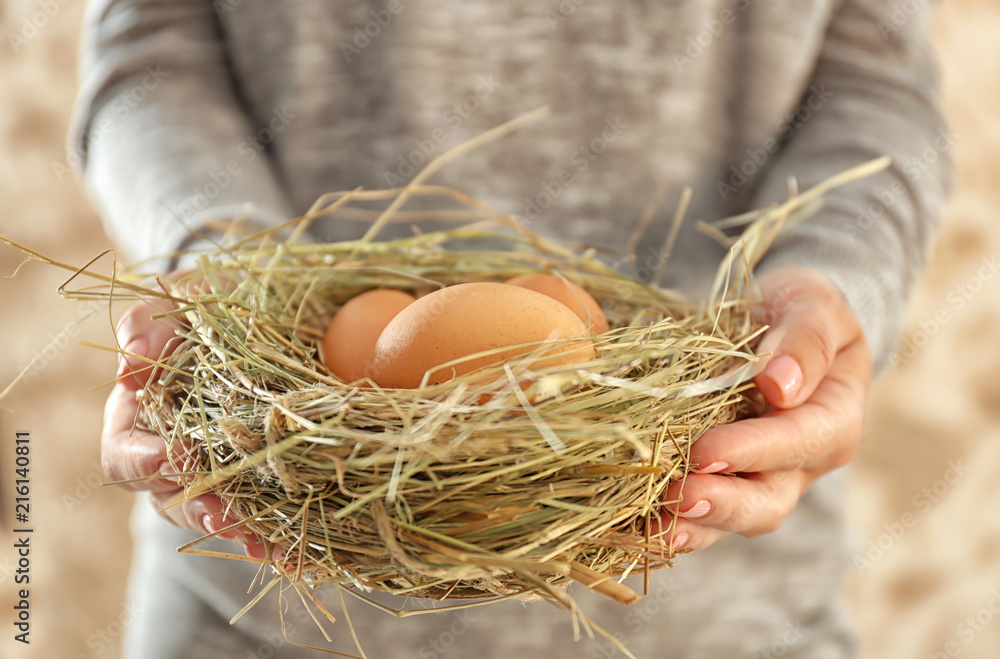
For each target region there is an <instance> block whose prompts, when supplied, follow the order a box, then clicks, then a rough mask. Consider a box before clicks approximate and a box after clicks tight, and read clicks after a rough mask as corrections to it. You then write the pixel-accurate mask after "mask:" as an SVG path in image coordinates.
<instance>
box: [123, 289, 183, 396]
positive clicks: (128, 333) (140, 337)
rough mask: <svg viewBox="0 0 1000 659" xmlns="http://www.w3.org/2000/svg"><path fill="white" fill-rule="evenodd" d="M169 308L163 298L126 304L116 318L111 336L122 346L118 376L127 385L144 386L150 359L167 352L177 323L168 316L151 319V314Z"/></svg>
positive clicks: (147, 378)
mask: <svg viewBox="0 0 1000 659" xmlns="http://www.w3.org/2000/svg"><path fill="white" fill-rule="evenodd" d="M173 309H174V306H173V305H172V304H171V303H170V302H167V301H165V300H154V301H150V302H139V303H137V304H134V305H132V306H131V307H129V308H128V309H127V310H126V311H125V313H124V314H123V315H122V317H121V319H120V320H119V321H118V326H117V328H116V329H115V338H116V340H117V341H118V345H119V348H120V349H121V350H122V352H121V353H120V354H119V361H118V378H119V381H120V382H121V383H122V384H124V385H125V386H126V387H127V388H128V389H131V390H133V391H137V390H139V389H142V388H143V387H144V386H146V382H148V381H149V379H150V377H151V376H152V374H153V370H154V369H153V368H152V366H151V364H150V360H153V361H157V360H159V359H161V358H162V357H163V356H166V355H167V354H169V352H170V350H169V348H170V347H171V343H173V342H175V339H176V338H177V334H176V330H177V328H179V327H180V326H181V324H180V322H179V321H177V320H176V319H174V318H172V317H165V318H159V319H156V320H154V319H153V316H156V315H158V314H162V313H165V312H168V311H171V310H173Z"/></svg>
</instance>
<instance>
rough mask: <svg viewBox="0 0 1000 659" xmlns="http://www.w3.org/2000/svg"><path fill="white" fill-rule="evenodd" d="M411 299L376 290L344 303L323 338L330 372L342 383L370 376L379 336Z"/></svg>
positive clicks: (395, 292)
mask: <svg viewBox="0 0 1000 659" xmlns="http://www.w3.org/2000/svg"><path fill="white" fill-rule="evenodd" d="M415 299H416V298H414V297H413V296H412V295H410V294H408V293H404V292H403V291H395V290H391V289H387V288H379V289H376V290H373V291H368V292H366V293H362V294H361V295H358V296H357V297H354V298H352V299H350V300H348V301H347V303H346V304H345V305H344V306H342V307H341V308H340V309H339V310H338V311H337V313H336V314H335V315H334V316H333V320H331V321H330V326H329V327H327V329H326V335H325V336H324V337H323V355H324V357H325V358H326V366H327V368H329V369H330V372H331V373H333V375H334V376H335V377H336V378H337V379H338V380H341V381H342V382H354V381H356V380H360V379H362V378H364V377H368V376H370V375H371V373H370V369H371V363H372V356H373V355H374V354H375V342H376V341H378V337H379V334H381V333H382V330H383V329H385V326H386V325H388V324H389V321H390V320H392V319H393V318H395V317H396V314H398V313H399V312H400V311H402V310H403V309H404V308H406V306H407V305H409V304H411V303H412V302H413V301H414V300H415Z"/></svg>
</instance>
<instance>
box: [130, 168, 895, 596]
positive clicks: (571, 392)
mask: <svg viewBox="0 0 1000 659" xmlns="http://www.w3.org/2000/svg"><path fill="white" fill-rule="evenodd" d="M884 166H885V163H884V162H875V163H870V164H869V165H868V166H867V169H866V168H859V169H858V170H852V172H849V173H848V174H847V175H845V176H846V177H841V178H839V179H836V180H832V181H830V182H827V183H826V184H824V185H822V186H819V187H817V188H815V189H813V190H811V191H809V192H807V193H805V194H803V195H797V194H795V190H794V187H792V189H791V191H792V195H791V198H790V200H789V201H788V202H787V203H785V204H784V205H781V206H776V207H773V208H770V209H766V210H762V211H757V212H755V213H751V214H747V215H745V216H741V217H739V218H734V219H732V220H730V221H727V222H723V223H721V224H720V225H718V226H721V227H722V228H728V227H732V226H736V225H740V224H748V225H749V226H748V228H746V230H745V231H744V232H743V234H742V236H741V237H740V239H739V240H733V241H731V243H732V249H731V250H730V255H729V258H728V259H726V262H725V263H723V264H722V265H721V266H720V270H719V273H718V277H717V281H716V287H715V292H714V293H713V295H712V297H711V299H710V300H708V301H706V302H704V303H701V304H691V303H689V302H686V301H684V300H683V299H681V298H680V297H679V296H678V295H676V294H674V293H671V292H669V291H666V290H662V289H660V288H657V287H655V286H650V285H647V284H643V283H641V282H639V281H636V280H635V279H634V278H632V277H630V276H628V275H627V274H623V273H621V272H618V271H617V270H615V269H613V268H611V267H609V266H607V265H605V264H604V263H603V262H601V261H600V260H599V259H597V258H596V257H595V255H594V254H593V253H591V252H584V253H576V252H574V251H572V250H569V249H567V248H565V247H563V246H561V245H559V244H556V243H553V242H551V241H548V240H545V239H544V238H542V237H540V236H537V235H534V234H532V233H531V232H530V231H528V230H526V229H525V228H524V227H518V226H516V224H514V223H513V221H512V220H510V219H509V218H506V219H503V218H501V220H500V223H501V224H505V225H506V228H507V230H505V231H501V230H498V229H497V228H496V225H495V222H494V224H492V225H489V226H487V225H485V224H484V223H478V224H471V225H467V226H464V227H462V228H459V229H453V230H449V231H442V232H436V233H428V234H420V235H416V236H414V237H411V238H407V239H404V240H397V241H390V242H377V241H374V240H371V237H372V236H373V235H374V233H376V232H377V229H378V227H381V226H383V225H384V224H385V222H387V221H389V220H390V219H397V220H398V219H403V220H406V219H407V217H406V214H405V212H402V211H399V210H398V208H399V206H400V205H401V202H400V203H397V202H399V195H400V194H401V193H400V191H387V192H354V193H343V194H339V195H331V196H328V197H327V198H324V199H323V200H321V201H320V202H318V203H317V205H316V207H314V209H313V211H311V213H310V215H309V216H307V217H306V218H304V219H302V220H299V222H300V224H299V227H298V229H297V231H296V233H297V232H298V231H301V230H302V229H303V228H304V225H305V223H307V222H308V221H309V220H310V219H311V218H313V217H316V216H319V215H322V214H326V213H333V212H343V211H344V210H345V209H347V208H348V207H349V206H350V202H352V201H355V200H364V199H376V198H383V199H384V198H390V199H393V200H394V201H393V203H392V204H391V205H390V209H389V211H387V212H386V213H383V214H382V216H381V217H379V220H378V221H377V222H376V226H375V227H373V230H372V232H370V234H369V236H367V237H366V239H364V240H360V241H355V242H344V243H334V244H309V243H300V242H297V241H296V240H295V239H294V236H293V237H292V238H291V239H288V240H285V241H283V242H275V241H273V240H270V241H269V240H267V238H268V237H269V236H264V238H265V239H264V240H263V241H259V240H255V241H248V242H245V243H243V244H240V245H238V247H237V248H236V249H230V250H225V251H220V252H218V253H216V254H214V255H211V256H210V257H204V256H203V257H202V259H201V267H200V268H199V269H198V270H197V271H196V272H192V273H191V274H189V275H188V276H187V277H185V278H183V279H181V280H180V281H177V282H175V283H174V284H173V285H172V286H169V287H168V290H169V294H164V293H159V294H158V295H160V296H161V297H162V296H166V297H168V298H169V299H171V300H173V301H174V302H175V303H176V304H177V307H178V308H177V310H176V311H175V312H173V314H171V315H173V316H174V317H175V318H176V319H177V320H179V321H180V324H181V329H180V330H178V336H179V344H178V345H176V347H175V348H174V350H173V352H172V354H171V355H169V356H165V357H163V358H162V359H161V360H160V361H159V362H158V364H159V365H160V366H161V367H162V368H161V375H160V377H158V378H157V379H156V380H155V381H153V382H151V383H150V385H149V386H148V387H147V388H146V389H145V390H144V391H143V392H142V393H141V400H140V402H141V409H142V412H141V418H140V419H139V422H140V425H142V426H144V427H146V428H148V429H149V430H151V431H153V432H155V433H158V434H159V435H161V436H162V437H164V438H165V440H166V441H167V443H168V444H169V446H170V451H171V454H172V455H174V456H175V458H174V467H175V469H176V470H177V471H178V472H180V473H182V474H183V475H184V482H185V484H186V495H187V496H192V497H193V496H196V495H199V494H202V493H204V492H209V491H211V492H214V493H215V494H217V495H218V496H220V497H221V498H222V500H223V501H224V502H226V504H227V505H228V506H229V507H230V510H231V513H232V514H233V515H234V516H235V517H237V518H239V519H240V520H242V521H241V522H240V525H241V526H245V527H246V528H247V529H249V530H252V531H253V532H254V533H256V534H257V535H259V536H260V537H262V538H265V539H266V540H267V541H268V543H270V545H271V546H272V547H278V548H280V549H281V552H280V555H281V557H280V559H279V560H272V561H270V563H269V564H270V565H272V567H273V568H274V571H275V572H276V573H277V574H278V575H279V576H281V577H287V578H288V579H290V580H291V581H292V582H293V583H294V584H297V585H303V584H330V583H332V584H339V585H342V586H346V587H347V588H348V590H350V591H352V592H353V593H361V592H364V591H371V590H374V591H384V592H389V593H395V594H405V595H408V596H411V597H425V598H435V599H444V598H483V597H486V598H495V597H519V598H527V599H530V598H538V597H541V598H546V599H550V600H554V601H557V602H560V603H562V604H566V605H571V604H572V601H571V600H570V599H569V598H568V596H567V595H566V593H565V588H564V587H565V586H566V585H568V584H569V583H570V582H571V581H578V582H581V583H583V584H585V585H586V586H588V587H590V588H592V589H594V590H596V591H598V592H602V593H604V594H605V595H608V596H610V597H613V598H614V599H616V600H618V601H620V602H623V603H630V602H632V601H634V600H635V599H637V598H638V595H637V594H636V593H634V592H633V591H632V590H631V589H629V588H627V587H625V586H624V585H622V584H621V583H620V579H617V578H618V577H621V576H623V575H628V574H645V575H647V577H648V575H649V573H650V572H652V571H654V570H656V569H658V568H661V567H664V566H666V565H669V564H670V563H671V560H672V559H673V558H674V555H673V552H672V551H671V550H670V548H669V541H670V535H671V527H672V525H671V524H670V523H669V522H668V523H666V524H664V525H661V523H660V521H659V520H660V513H661V512H662V511H663V510H664V507H665V506H669V505H670V504H671V503H672V502H669V501H665V499H664V493H665V491H666V489H667V487H668V486H669V485H670V484H671V483H672V482H674V481H676V480H678V479H683V478H684V476H685V474H686V473H687V472H688V471H689V469H690V468H691V467H692V465H691V463H690V462H689V459H688V456H689V449H690V446H691V444H692V442H694V441H696V440H697V439H698V437H699V436H700V435H701V434H702V433H704V432H705V431H706V430H708V429H710V428H712V427H714V426H717V425H719V424H723V423H729V422H731V421H734V420H736V419H739V418H740V417H742V416H745V415H747V414H749V413H751V411H752V409H753V405H752V404H751V400H750V399H751V397H750V395H749V394H750V390H751V389H752V387H753V385H752V380H751V378H752V375H753V373H754V372H756V371H755V369H756V368H759V366H760V360H759V358H758V356H757V355H755V354H754V350H753V348H754V345H755V342H756V340H757V339H758V338H759V336H760V334H761V333H762V331H763V330H764V329H765V328H762V327H759V326H756V325H755V324H754V322H753V321H752V318H751V313H750V310H751V303H752V298H753V294H752V290H753V287H752V281H751V276H750V274H749V273H750V272H751V271H752V267H753V266H754V264H755V263H756V261H757V260H758V259H759V258H760V256H761V255H762V254H763V253H764V251H765V250H766V249H767V245H768V244H769V243H770V241H771V240H772V239H773V237H774V235H775V233H776V232H777V231H779V230H780V228H781V225H782V224H783V223H785V222H794V221H797V220H798V219H801V218H802V217H805V216H807V215H809V214H811V213H812V212H814V211H815V210H816V208H817V205H818V198H819V196H820V195H821V194H822V193H823V192H824V191H825V190H826V189H829V188H830V187H833V186H834V185H839V184H840V183H843V182H846V181H847V180H851V179H853V178H857V177H859V176H863V175H865V174H867V173H871V171H875V170H877V169H878V168H880V167H884ZM406 191H407V194H408V195H416V194H444V195H447V196H449V197H451V198H452V199H457V200H459V201H464V202H466V203H469V204H470V205H472V206H473V207H474V209H475V210H476V211H477V212H480V211H482V208H481V207H479V206H478V205H476V204H475V203H474V202H471V201H470V200H468V199H467V198H465V197H463V196H462V195H460V194H458V193H455V192H451V191H447V190H443V189H441V188H426V189H425V188H421V187H419V186H411V187H410V188H407V189H406ZM390 211H391V212H390ZM397 212H398V213H399V216H398V217H395V218H393V217H391V215H392V214H393V213H397ZM424 214H425V215H426V213H424ZM495 220H496V218H494V221H495ZM510 229H515V230H513V231H512V230H510ZM716 231H717V232H718V228H717V229H716ZM257 238H258V239H259V238H260V237H257ZM720 239H722V236H721V235H720ZM484 241H486V242H487V243H488V244H489V245H490V247H488V248H485V249H484V248H483V247H482V245H483V244H484ZM251 242H254V243H255V244H256V246H255V247H252V248H251V247H249V245H250V244H251ZM666 251H669V246H668V249H667V250H666ZM539 271H544V272H553V273H557V274H558V275H559V276H561V277H565V278H566V279H568V280H570V281H573V282H575V283H578V284H580V285H581V286H583V287H584V288H585V289H586V290H588V291H589V292H590V293H591V294H592V295H593V296H594V297H595V298H596V299H597V300H598V301H599V302H600V303H602V305H603V307H604V309H605V311H606V314H607V316H608V320H609V322H610V324H611V327H612V329H611V330H610V331H609V332H607V333H605V334H603V335H600V336H598V337H597V338H596V340H595V344H596V348H597V354H596V358H595V359H594V360H593V361H590V362H587V363H583V364H575V365H572V366H559V367H552V368H547V369H540V370H536V369H533V368H532V367H531V366H530V364H529V361H530V360H527V359H526V360H522V361H517V360H515V361H511V362H508V363H506V364H502V365H497V366H495V367H492V368H489V369H486V370H481V371H478V372H474V373H471V374H468V375H466V376H462V377H459V378H457V379H454V380H451V381H449V382H446V383H443V384H436V385H428V386H423V387H420V388H416V389H405V390H388V389H381V388H379V387H377V386H356V385H348V384H344V383H342V382H339V381H338V380H337V379H335V378H334V377H332V376H331V374H330V373H329V371H328V370H327V368H326V367H325V365H324V359H323V354H322V347H321V338H322V336H323V332H324V330H325V328H326V325H327V324H328V323H329V321H330V319H331V317H332V316H333V314H334V312H336V310H337V309H338V308H339V307H340V306H341V305H342V304H344V303H345V302H346V301H347V300H349V299H351V298H352V297H354V296H355V295H357V294H359V293H361V292H363V291H366V290H369V289H373V288H396V289H401V290H406V291H410V292H413V293H416V294H418V295H419V294H421V293H425V292H428V291H430V290H433V289H435V288H438V287H442V286H448V285H452V284H457V283H462V282H469V281H503V280H505V279H508V278H510V277H513V276H517V275H520V274H524V273H528V272H539ZM147 293H150V294H151V293H152V291H147ZM551 348H552V346H551V345H540V346H536V351H538V352H540V351H544V350H546V349H551ZM666 519H667V520H670V519H671V517H670V516H669V515H667V516H666Z"/></svg>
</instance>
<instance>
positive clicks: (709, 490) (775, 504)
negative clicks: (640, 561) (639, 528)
mask: <svg viewBox="0 0 1000 659" xmlns="http://www.w3.org/2000/svg"><path fill="white" fill-rule="evenodd" d="M806 481H807V477H806V476H805V474H804V473H803V472H799V471H790V472H775V473H772V474H753V475H751V476H747V477H739V476H721V475H702V476H699V475H691V476H688V478H687V479H686V481H685V482H683V483H674V484H673V485H672V486H671V487H670V488H669V489H668V491H667V495H666V498H665V499H664V500H665V501H666V502H667V503H668V505H667V506H666V510H665V511H664V514H665V515H671V514H676V515H677V516H678V517H679V518H681V519H683V520H684V521H686V522H688V523H689V524H693V525H695V526H700V527H707V528H713V529H716V530H718V531H723V532H725V533H739V534H741V535H745V536H747V537H756V536H759V535H763V534H765V533H771V532H772V531H775V530H777V528H778V527H779V526H781V523H782V522H784V521H785V518H787V517H788V515H789V514H791V512H792V510H793V509H794V508H795V506H796V504H797V503H798V501H799V498H800V497H801V496H802V493H803V492H804V491H805V488H806V487H807V482H806ZM674 501H676V502H677V503H676V504H673V505H670V503H671V502H674ZM668 519H669V517H668ZM685 528H689V527H688V526H687V525H685Z"/></svg>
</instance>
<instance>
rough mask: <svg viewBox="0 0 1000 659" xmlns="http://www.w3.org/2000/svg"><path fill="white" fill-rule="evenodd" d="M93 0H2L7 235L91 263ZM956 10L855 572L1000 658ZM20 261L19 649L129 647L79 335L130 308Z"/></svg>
mask: <svg viewBox="0 0 1000 659" xmlns="http://www.w3.org/2000/svg"><path fill="white" fill-rule="evenodd" d="M917 1H919V0H917ZM901 4H902V3H901ZM42 5H49V6H50V7H55V8H56V11H54V15H52V16H47V17H46V18H45V20H44V22H43V21H41V20H36V22H39V23H43V25H42V26H41V27H40V28H38V29H37V33H32V35H31V36H30V37H29V38H28V39H27V42H26V43H18V44H17V52H15V44H14V43H13V42H12V41H11V40H10V37H9V35H10V34H11V33H14V34H22V30H23V28H24V19H25V17H26V16H32V15H33V14H37V13H38V12H39V11H41V9H40V7H41V6H42ZM82 5H83V2H82V1H73V0H62V2H55V1H54V2H51V3H39V2H36V1H35V0H20V1H10V0H8V1H6V2H4V1H3V0H0V36H2V37H3V39H2V43H0V89H2V90H3V91H2V93H0V234H2V235H5V236H7V237H8V238H12V239H14V240H17V241H19V242H22V243H24V244H27V245H31V246H35V247H38V248H40V249H43V250H44V251H45V253H46V254H47V255H48V256H51V257H53V258H56V259H60V260H64V261H66V262H69V263H73V264H76V265H81V264H82V263H83V262H84V261H86V260H87V259H89V258H90V257H92V256H95V255H97V254H98V253H100V252H101V251H102V250H104V249H106V248H108V247H110V243H109V242H108V240H107V238H106V237H105V236H104V234H103V232H102V229H101V226H100V224H99V222H98V219H97V218H96V216H95V215H94V213H93V212H92V211H91V210H90V208H89V205H88V203H87V201H86V200H85V198H84V196H83V195H82V193H81V191H80V189H79V187H78V185H77V183H76V181H75V180H74V179H73V178H72V176H70V175H69V174H68V173H67V170H66V153H65V150H64V146H63V144H64V135H65V133H66V129H67V124H68V119H69V111H70V107H71V103H72V99H73V95H74V89H75V84H76V76H75V66H76V43H77V38H78V31H79V24H80V19H81V11H82ZM938 11H939V13H938V16H937V18H936V21H935V23H934V37H935V42H936V43H937V46H938V48H939V53H940V59H941V65H942V73H943V92H944V98H945V104H946V106H947V110H948V112H949V115H950V119H951V122H952V124H953V127H954V131H955V134H956V139H955V146H954V148H953V153H952V155H953V157H954V159H955V161H956V162H957V167H958V182H959V185H958V189H957V192H956V194H955V196H954V199H953V200H952V203H951V204H950V206H949V209H948V212H947V215H946V218H945V221H944V223H943V225H942V228H941V231H940V234H939V238H938V241H937V243H936V246H935V248H934V251H933V256H932V259H931V262H930V265H929V267H928V268H927V270H926V272H925V274H924V276H923V278H922V279H921V281H920V284H919V287H918V290H917V292H916V295H915V296H914V299H913V304H912V306H911V311H910V315H909V320H908V324H907V328H908V329H907V334H906V337H905V340H904V344H903V357H904V358H903V359H902V361H901V363H900V364H899V366H898V367H897V368H896V369H895V370H893V371H892V372H891V373H889V374H888V375H886V376H885V377H883V378H882V379H881V380H880V381H879V382H878V383H877V384H876V386H875V389H874V392H873V395H872V398H871V406H870V412H869V421H868V427H867V432H866V437H865V444H864V446H863V448H862V451H861V454H860V456H859V457H858V459H857V460H856V462H855V464H854V466H853V470H852V473H853V484H852V488H851V491H850V495H849V502H848V504H849V505H848V508H849V512H850V516H851V518H852V520H853V521H854V523H855V525H856V528H857V530H858V538H859V539H858V551H859V554H858V558H857V560H856V562H855V566H854V567H853V568H852V571H851V574H852V576H851V579H850V580H849V582H848V583H847V584H846V589H847V593H848V596H849V600H850V602H851V604H852V609H853V615H854V617H855V619H856V620H857V623H858V625H859V628H860V629H861V630H862V632H863V636H864V645H865V648H866V650H867V654H866V656H868V657H871V658H874V659H895V658H899V659H924V658H925V657H952V656H961V657H965V658H968V659H995V658H996V657H998V656H1000V505H998V504H997V502H998V501H1000V477H998V476H996V475H994V472H996V474H1000V423H998V421H1000V346H998V345H997V340H998V339H1000V277H997V276H996V274H997V273H996V272H995V271H994V270H991V269H990V268H988V267H987V268H984V267H983V265H984V264H986V263H990V262H992V263H993V264H994V268H995V267H996V265H997V264H998V263H1000V262H998V261H997V259H998V257H1000V210H998V209H1000V38H998V35H1000V3H998V2H997V1H996V0H952V1H951V2H949V3H947V4H946V5H945V6H943V7H941V8H939V10H938ZM29 32H30V30H29V31H27V32H24V34H28V33H29ZM983 259H985V261H984V260H983ZM20 261H21V256H20V254H19V253H18V252H16V251H15V250H13V249H10V248H6V247H0V274H2V275H3V276H4V278H0V303H2V306H0V390H2V389H3V388H4V387H5V386H6V385H7V384H8V383H10V382H11V381H12V380H13V378H14V377H15V376H16V374H17V373H18V372H19V371H20V370H21V369H22V368H23V367H24V366H26V365H27V364H29V363H30V362H31V360H32V359H33V358H35V357H36V356H38V361H37V362H36V364H35V368H34V369H33V370H32V371H31V372H30V375H29V377H28V378H26V381H24V382H22V383H21V385H20V386H18V387H17V388H16V389H15V390H14V392H13V393H12V395H10V396H9V397H8V398H7V399H6V400H5V401H3V403H2V407H0V468H2V471H0V500H2V509H0V529H2V530H0V611H3V614H2V615H0V623H2V624H0V630H3V631H2V634H0V656H2V657H25V658H27V657H38V658H44V659H63V658H68V659H84V658H90V657H107V658H109V659H110V658H114V657H118V656H119V654H120V643H119V639H120V636H121V633H122V624H123V622H126V623H127V620H128V618H129V616H130V613H131V612H130V611H129V610H128V609H127V607H125V606H124V587H125V579H126V571H127V567H128V560H129V552H130V549H131V547H130V541H129V538H128V534H127V514H128V509H129V505H130V497H129V496H128V495H127V494H125V493H123V492H119V491H117V490H116V489H113V488H102V487H100V486H99V482H100V478H101V472H100V465H99V447H98V433H99V429H100V421H101V407H102V402H103V398H104V395H105V394H104V392H103V391H101V390H96V391H91V388H92V387H96V386H98V385H101V384H102V383H104V382H105V381H106V380H108V379H110V378H111V377H112V376H113V372H114V368H115V365H114V359H113V356H112V355H110V354H108V353H105V352H101V351H98V350H93V349H89V348H85V347H81V346H80V345H79V342H80V341H81V340H86V341H91V342H96V343H100V344H107V343H109V342H110V341H111V332H110V327H111V319H110V318H109V314H108V310H107V309H106V308H103V309H101V308H97V309H96V312H95V310H94V308H92V307H87V306H86V305H81V304H77V303H71V302H65V301H62V300H60V299H59V297H58V295H57V294H56V289H57V287H58V286H59V284H60V283H62V281H63V280H64V279H65V278H66V277H67V275H68V273H64V272H60V271H58V270H56V269H54V268H51V267H46V266H41V265H39V264H33V263H29V264H27V265H25V266H24V267H23V268H21V270H20V272H19V273H18V276H17V277H16V278H15V279H9V278H6V276H7V275H10V274H11V273H12V272H14V270H15V269H16V268H17V265H18V263H20ZM100 267H101V268H103V269H104V271H105V272H107V271H108V270H109V269H110V259H109V258H105V259H104V260H103V261H102V262H101V266H100ZM935 317H936V318H937V320H936V321H935V320H934V319H935ZM18 430H29V431H30V432H31V435H32V438H33V439H32V442H33V444H32V446H33V452H32V510H31V514H32V525H33V526H34V527H35V528H36V532H35V534H34V536H33V538H32V543H33V553H32V572H31V579H32V583H31V587H32V588H31V589H32V621H33V626H32V641H33V642H32V645H31V646H30V647H26V646H23V645H21V644H19V643H14V642H13V641H12V636H13V634H12V632H11V630H12V627H10V622H9V621H10V620H11V607H12V606H13V601H12V595H13V585H12V579H13V570H14V568H15V562H14V561H15V557H14V555H13V554H12V551H11V543H12V541H13V539H12V536H11V535H10V533H9V529H10V528H11V524H12V521H13V520H12V502H11V501H10V498H11V485H10V482H9V479H10V477H11V474H12V473H13V465H12V464H11V462H12V451H11V448H10V443H11V441H12V436H13V434H14V433H15V432H16V431H18Z"/></svg>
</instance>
